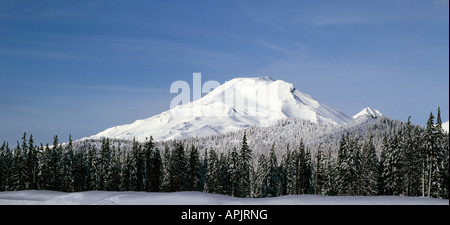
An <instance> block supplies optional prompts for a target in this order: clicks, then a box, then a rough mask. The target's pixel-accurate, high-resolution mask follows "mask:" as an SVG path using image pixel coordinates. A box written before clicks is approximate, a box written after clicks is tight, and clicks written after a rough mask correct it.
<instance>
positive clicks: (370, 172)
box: [361, 136, 379, 196]
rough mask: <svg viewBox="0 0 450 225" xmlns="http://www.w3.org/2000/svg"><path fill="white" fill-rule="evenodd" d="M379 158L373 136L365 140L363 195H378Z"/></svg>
mask: <svg viewBox="0 0 450 225" xmlns="http://www.w3.org/2000/svg"><path fill="white" fill-rule="evenodd" d="M378 179H379V178H378V158H377V155H376V151H375V146H374V145H373V137H372V136H370V138H369V140H368V141H366V142H364V144H363V147H362V155H361V195H364V196H376V195H378Z"/></svg>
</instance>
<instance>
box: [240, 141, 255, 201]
mask: <svg viewBox="0 0 450 225" xmlns="http://www.w3.org/2000/svg"><path fill="white" fill-rule="evenodd" d="M239 157H240V161H241V163H240V164H239V165H240V166H241V168H240V174H241V176H242V177H241V185H240V191H239V197H244V198H246V197H250V194H251V186H250V184H251V182H250V179H251V177H250V171H252V170H253V168H252V164H251V160H252V150H251V149H250V148H249V147H248V144H247V134H246V133H245V132H244V137H243V138H242V146H241V152H240V156H239Z"/></svg>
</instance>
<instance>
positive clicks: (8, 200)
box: [0, 191, 449, 205]
mask: <svg viewBox="0 0 450 225" xmlns="http://www.w3.org/2000/svg"><path fill="white" fill-rule="evenodd" d="M448 204H449V201H448V200H447V199H434V198H425V197H398V196H378V197H363V196H345V197H337V196H316V195H289V196H282V197H274V198H236V197H230V196H225V195H218V194H208V193H201V192H174V193H148V192H105V191H89V192H75V193H63V192H55V191H13V192H0V205H448Z"/></svg>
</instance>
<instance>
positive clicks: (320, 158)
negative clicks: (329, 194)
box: [314, 145, 326, 195]
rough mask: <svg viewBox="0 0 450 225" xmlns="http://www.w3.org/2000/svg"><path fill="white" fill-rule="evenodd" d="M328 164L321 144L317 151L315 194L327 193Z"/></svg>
mask: <svg viewBox="0 0 450 225" xmlns="http://www.w3.org/2000/svg"><path fill="white" fill-rule="evenodd" d="M325 170H326V166H325V159H324V155H323V152H322V149H321V146H320V145H319V148H318V150H317V153H316V173H315V183H314V186H315V188H314V189H315V194H316V195H317V194H318V195H324V194H325V193H326V190H325V183H326V172H325Z"/></svg>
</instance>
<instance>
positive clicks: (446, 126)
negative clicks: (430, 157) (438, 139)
mask: <svg viewBox="0 0 450 225" xmlns="http://www.w3.org/2000/svg"><path fill="white" fill-rule="evenodd" d="M448 123H449V121H447V122H445V123H442V129H443V130H444V131H445V132H447V133H448V125H449V124H448Z"/></svg>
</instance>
